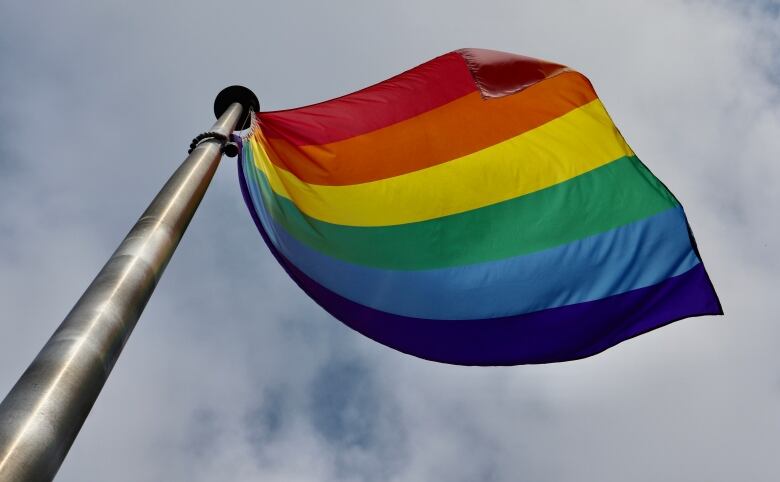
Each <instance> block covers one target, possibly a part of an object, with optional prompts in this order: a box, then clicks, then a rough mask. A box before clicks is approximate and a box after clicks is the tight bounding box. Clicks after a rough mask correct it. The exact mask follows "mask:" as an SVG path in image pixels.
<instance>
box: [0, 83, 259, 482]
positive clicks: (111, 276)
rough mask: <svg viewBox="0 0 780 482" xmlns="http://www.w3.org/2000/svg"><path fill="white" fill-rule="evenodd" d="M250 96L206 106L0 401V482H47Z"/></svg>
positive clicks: (237, 94)
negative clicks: (181, 148)
mask: <svg viewBox="0 0 780 482" xmlns="http://www.w3.org/2000/svg"><path fill="white" fill-rule="evenodd" d="M259 107H260V106H259V103H258V101H257V97H255V95H254V94H253V93H252V91H250V90H249V89H247V88H245V87H240V86H232V87H228V88H226V89H224V90H223V91H222V92H220V93H219V95H217V98H216V100H215V101H214V113H215V114H216V115H217V117H218V119H217V122H216V123H215V124H214V125H213V126H212V127H211V131H210V132H207V133H204V134H201V135H200V136H198V137H196V138H195V140H194V141H193V144H194V145H193V146H192V147H193V148H192V149H191V152H190V154H189V155H188V156H187V158H186V159H185V160H184V162H183V163H182V164H181V166H180V167H179V168H178V169H177V170H176V172H174V173H173V175H172V176H171V178H170V179H169V180H168V182H167V183H166V184H165V186H163V188H162V189H161V190H160V192H159V194H157V196H156V197H155V198H154V200H152V203H151V204H150V205H149V207H148V208H147V209H146V211H145V212H144V213H143V214H142V215H141V218H140V219H139V220H138V222H137V223H136V224H135V226H133V228H132V229H131V230H130V232H129V233H128V235H127V236H126V237H125V239H124V240H123V241H122V243H121V244H120V245H119V247H118V248H117V250H116V251H115V252H114V254H113V255H112V256H111V258H110V259H109V260H108V262H107V263H106V265H105V266H104V267H103V269H102V270H100V272H99V273H98V275H97V276H96V277H95V279H94V280H93V281H92V283H91V284H90V285H89V287H88V288H87V290H86V291H85V292H84V294H83V295H82V296H81V298H80V299H79V300H78V302H77V303H76V305H75V306H74V307H73V309H72V310H71V312H70V313H69V314H68V316H66V317H65V320H64V321H63V322H62V324H61V325H60V326H59V328H58V329H57V330H56V331H55V332H54V334H53V335H52V337H51V338H50V339H49V341H48V342H47V343H46V345H45V346H44V347H43V349H42V350H41V351H40V353H39V354H38V356H37V357H36V358H35V359H34V360H33V362H32V363H31V364H30V366H29V367H28V368H27V370H26V371H25V372H24V374H22V376H21V378H19V381H17V382H16V385H14V387H13V388H12V389H11V391H10V392H9V393H8V395H7V396H6V398H5V400H3V402H2V403H0V481H1V482H7V481H8V482H10V481H14V482H16V481H38V480H51V479H53V478H54V476H55V474H56V473H57V470H58V469H59V467H60V465H61V464H62V461H63V460H64V458H65V455H66V454H67V453H68V450H69V449H70V446H71V445H72V444H73V441H74V439H75V438H76V435H77V434H78V432H79V430H80V429H81V426H82V425H83V424H84V420H85V419H86V418H87V415H88V414H89V411H90V410H91V408H92V405H93V404H94V403H95V399H97V396H98V394H99V393H100V390H101V389H102V388H103V385H104V384H105V382H106V379H107V378H108V374H109V373H110V372H111V369H112V368H113V366H114V363H115V362H116V360H117V358H118V357H119V353H120V352H121V351H122V348H123V347H124V344H125V342H126V341H127V338H128V337H129V336H130V332H132V330H133V327H134V326H135V324H136V322H137V321H138V318H139V317H140V316H141V312H142V311H143V309H144V306H146V302H147V301H148V300H149V297H150V296H151V295H152V292H153V291H154V287H155V285H156V284H157V281H158V280H159V279H160V276H161V275H162V273H163V270H165V267H166V265H167V264H168V261H169V260H170V259H171V255H173V252H174V250H175V249H176V246H177V245H178V244H179V240H180V239H181V237H182V235H183V234H184V231H185V230H186V229H187V225H189V222H190V220H191V219H192V216H193V214H194V213H195V210H196V209H197V207H198V205H199V204H200V201H201V199H203V195H204V194H205V192H206V188H207V187H208V185H209V183H210V182H211V178H212V177H213V176H214V173H215V172H216V169H217V166H218V165H219V160H220V158H221V157H222V152H223V150H224V152H225V153H226V154H228V155H229V156H231V157H233V156H235V155H236V154H237V153H238V151H237V146H236V145H235V144H233V143H230V142H228V136H230V134H231V133H232V132H233V131H234V130H235V129H236V128H246V127H247V126H248V125H249V112H250V109H254V110H255V111H258V110H259Z"/></svg>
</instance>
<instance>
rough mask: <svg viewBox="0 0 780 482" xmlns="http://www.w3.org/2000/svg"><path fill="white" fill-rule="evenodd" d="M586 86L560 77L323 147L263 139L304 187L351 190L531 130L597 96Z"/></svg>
mask: <svg viewBox="0 0 780 482" xmlns="http://www.w3.org/2000/svg"><path fill="white" fill-rule="evenodd" d="M596 98H597V96H596V93H595V92H594V90H593V87H592V86H591V85H590V82H589V81H588V80H587V79H586V78H585V77H584V76H582V75H581V74H579V73H577V72H564V73H561V74H559V75H556V76H554V77H551V78H549V79H547V80H545V81H542V82H539V83H538V84H536V85H534V86H532V87H529V88H528V89H526V90H523V91H521V92H519V93H517V94H514V95H509V96H506V97H502V98H499V99H489V100H485V99H483V98H482V97H481V96H480V94H479V93H478V92H474V93H473V94H468V95H466V96H464V97H461V98H459V99H457V100H454V101H452V102H450V103H448V104H445V105H443V106H441V107H438V108H436V109H433V110H430V111H428V112H426V113H424V114H421V115H418V116H416V117H412V118H410V119H408V120H405V121H403V122H399V123H397V124H392V125H390V126H387V127H384V128H382V129H378V130H375V131H373V132H369V133H367V134H362V135H359V136H355V137H351V138H349V139H345V140H342V141H338V142H333V143H330V144H324V145H317V146H315V145H309V146H295V145H293V144H291V143H289V142H287V141H285V140H283V139H279V138H270V137H269V138H267V141H268V143H269V144H270V145H269V147H270V149H267V154H268V156H269V158H270V160H271V161H272V162H273V163H274V164H276V165H277V166H279V167H282V168H283V169H285V170H287V171H289V172H291V173H292V174H294V175H295V176H296V177H297V178H299V179H300V180H302V181H304V182H306V183H309V184H320V185H332V186H340V185H349V184H360V183H364V182H369V181H376V180H379V179H386V178H389V177H395V176H399V175H402V174H406V173H409V172H413V171H417V170H420V169H425V168H427V167H431V166H434V165H437V164H441V163H443V162H447V161H450V160H452V159H457V158H459V157H462V156H465V155H468V154H471V153H472V152H476V151H479V150H481V149H484V148H486V147H490V146H492V145H494V144H497V143H499V142H502V141H505V140H507V139H510V138H512V137H515V136H517V135H519V134H522V133H523V132H526V131H529V130H531V129H534V128H536V127H539V126H540V125H542V124H545V123H547V122H549V121H551V120H553V119H556V118H558V117H560V116H562V115H564V114H566V113H567V112H569V111H571V110H573V109H576V108H578V107H580V106H582V105H585V104H587V103H588V102H591V101H592V100H594V99H596Z"/></svg>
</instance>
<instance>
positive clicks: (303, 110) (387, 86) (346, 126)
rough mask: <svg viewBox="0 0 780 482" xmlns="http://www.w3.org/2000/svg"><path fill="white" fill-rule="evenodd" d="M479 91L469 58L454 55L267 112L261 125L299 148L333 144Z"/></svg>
mask: <svg viewBox="0 0 780 482" xmlns="http://www.w3.org/2000/svg"><path fill="white" fill-rule="evenodd" d="M474 91H476V85H475V84H474V79H473V78H472V76H471V73H470V71H469V69H468V68H467V67H466V64H465V62H464V61H463V57H461V56H460V55H459V54H458V53H457V52H450V53H448V54H445V55H442V56H441V57H437V58H435V59H433V60H430V61H428V62H426V63H424V64H422V65H419V66H417V67H415V68H413V69H411V70H408V71H406V72H404V73H402V74H400V75H397V76H395V77H393V78H391V79H388V80H385V81H383V82H380V83H378V84H376V85H373V86H371V87H367V88H365V89H363V90H359V91H357V92H354V93H352V94H347V95H345V96H343V97H339V98H336V99H333V100H328V101H325V102H321V103H319V104H314V105H310V106H306V107H299V108H297V109H290V110H283V111H275V112H262V113H260V114H258V120H259V121H260V124H261V125H262V127H263V130H264V131H265V132H266V134H267V135H269V136H271V137H280V138H282V139H285V140H286V141H288V142H290V143H291V144H293V145H311V144H327V143H330V142H335V141H339V140H343V139H347V138H349V137H353V136H356V135H360V134H365V133H366V132H371V131H373V130H376V129H380V128H382V127H386V126H388V125H390V124H394V123H396V122H400V121H403V120H406V119H408V118H410V117H413V116H416V115H418V114H422V113H423V112H427V111H429V110H431V109H435V108H436V107H439V106H441V105H444V104H446V103H448V102H451V101H453V100H455V99H457V98H459V97H462V96H464V95H466V94H469V93H471V92H474Z"/></svg>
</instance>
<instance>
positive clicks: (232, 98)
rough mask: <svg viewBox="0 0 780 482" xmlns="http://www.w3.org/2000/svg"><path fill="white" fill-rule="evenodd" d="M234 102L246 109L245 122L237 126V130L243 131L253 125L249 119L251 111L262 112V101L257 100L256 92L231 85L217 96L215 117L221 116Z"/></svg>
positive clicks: (241, 86)
mask: <svg viewBox="0 0 780 482" xmlns="http://www.w3.org/2000/svg"><path fill="white" fill-rule="evenodd" d="M233 102H238V103H239V104H241V105H242V106H243V107H244V120H243V122H241V121H239V123H238V125H237V126H236V130H243V129H246V128H248V127H249V126H250V125H251V119H250V118H249V109H250V108H251V109H252V110H254V111H255V112H260V101H259V100H257V96H256V95H255V93H254V92H252V91H251V90H249V89H247V88H246V87H244V86H243V85H231V86H230V87H225V88H224V89H222V91H221V92H220V93H219V94H217V98H216V99H214V115H215V116H217V118H218V119H219V116H221V115H222V114H223V113H224V112H225V111H226V110H227V108H228V107H230V105H231V104H232V103H233Z"/></svg>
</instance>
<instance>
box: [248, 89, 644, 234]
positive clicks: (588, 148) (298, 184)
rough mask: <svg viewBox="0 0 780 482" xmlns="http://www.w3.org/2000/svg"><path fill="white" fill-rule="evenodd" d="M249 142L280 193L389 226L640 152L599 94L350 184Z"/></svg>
mask: <svg viewBox="0 0 780 482" xmlns="http://www.w3.org/2000/svg"><path fill="white" fill-rule="evenodd" d="M258 141H259V142H258ZM261 144H264V145H261ZM250 145H251V148H252V154H253V157H254V162H255V165H256V166H257V168H258V169H260V171H262V172H263V173H264V174H265V175H266V177H267V178H268V180H269V183H270V185H271V187H272V189H273V190H274V191H275V192H276V193H277V194H279V195H281V196H284V197H286V198H288V199H290V200H291V201H292V202H294V203H295V204H296V205H297V206H298V208H299V209H300V210H301V211H303V212H305V213H306V214H308V215H309V216H311V217H314V218H317V219H320V220H322V221H326V222H329V223H333V224H343V225H349V226H389V225H394V224H404V223H411V222H416V221H425V220H428V219H434V218H438V217H441V216H447V215H450V214H456V213H460V212H464V211H470V210H472V209H477V208H480V207H483V206H487V205H490V204H495V203H498V202H501V201H506V200H507V199H512V198H516V197H518V196H522V195H524V194H528V193H531V192H534V191H538V190H540V189H544V188H546V187H549V186H552V185H554V184H558V183H560V182H564V181H566V180H568V179H571V178H573V177H575V176H578V175H580V174H583V173H585V172H587V171H590V170H592V169H595V168H597V167H599V166H602V165H604V164H607V163H609V162H611V161H613V160H615V159H618V158H620V157H623V156H631V155H633V154H634V153H633V151H632V150H631V148H630V147H628V145H627V144H626V142H625V141H624V140H623V138H622V136H621V135H620V133H619V132H618V130H617V128H615V126H614V124H613V123H612V120H611V119H610V118H609V115H608V114H607V112H606V110H605V109H604V106H603V105H602V104H601V101H599V100H598V99H596V100H594V101H592V102H590V103H588V104H585V105H584V106H582V107H580V108H578V109H575V110H573V111H571V112H569V113H567V114H565V115H563V116H561V117H558V118H557V119H554V120H552V121H550V122H548V123H546V124H544V125H542V126H539V127H537V128H535V129H532V130H530V131H527V132H524V133H523V134H521V135H519V136H517V137H514V138H512V139H509V140H507V141H504V142H501V143H499V144H496V145H493V146H491V147H488V148H486V149H482V150H481V151H477V152H475V153H472V154H469V155H467V156H464V157H461V158H458V159H454V160H452V161H449V162H445V163H443V164H438V165H435V166H432V167H429V168H426V169H421V170H419V171H414V172H411V173H407V174H403V175H400V176H396V177H391V178H387V179H381V180H377V181H372V182H366V183H362V184H352V185H347V186H324V185H316V184H307V183H304V182H303V181H301V180H300V179H298V178H297V177H295V176H294V175H293V174H292V173H290V172H289V171H287V170H285V169H282V168H280V167H278V166H276V165H274V164H273V163H271V162H270V161H269V159H268V156H267V155H266V153H265V151H264V149H268V148H269V147H268V144H267V142H265V139H264V138H263V135H262V132H257V133H256V138H255V139H252V142H251V143H250ZM364 162H371V159H365V160H364Z"/></svg>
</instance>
